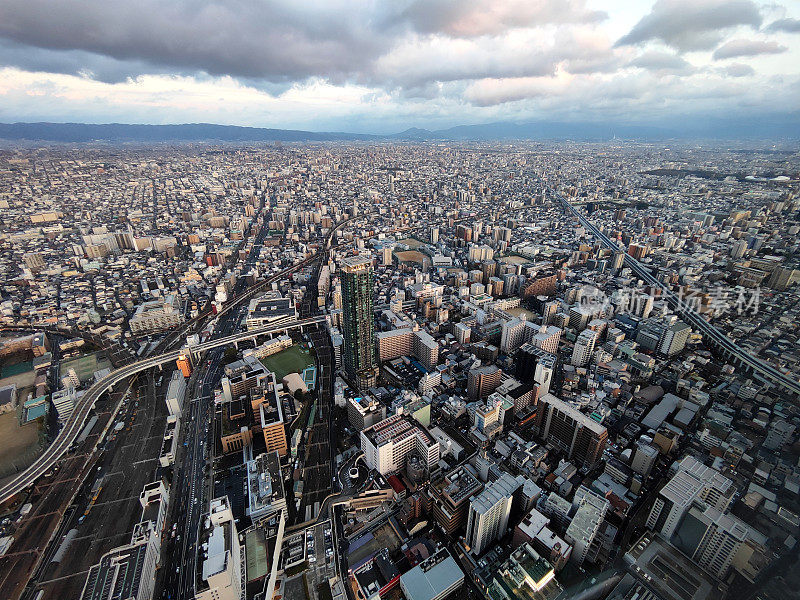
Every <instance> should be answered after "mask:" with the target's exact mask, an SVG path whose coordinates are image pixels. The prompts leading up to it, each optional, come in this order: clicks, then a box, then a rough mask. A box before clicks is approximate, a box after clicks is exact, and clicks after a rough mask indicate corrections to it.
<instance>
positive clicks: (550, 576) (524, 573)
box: [484, 544, 564, 600]
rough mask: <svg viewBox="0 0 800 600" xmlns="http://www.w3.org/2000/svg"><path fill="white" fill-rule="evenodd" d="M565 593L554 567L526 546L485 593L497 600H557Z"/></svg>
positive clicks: (507, 564)
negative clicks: (556, 576)
mask: <svg viewBox="0 0 800 600" xmlns="http://www.w3.org/2000/svg"><path fill="white" fill-rule="evenodd" d="M563 591H564V590H563V589H562V588H561V586H560V585H559V583H558V581H557V580H556V578H555V569H554V567H553V565H552V564H550V562H549V561H547V560H546V559H544V558H542V557H541V556H540V555H539V553H538V552H537V551H536V550H535V549H534V548H533V546H532V545H531V544H523V545H522V546H520V547H519V548H517V549H515V550H514V551H513V552H512V553H511V556H509V557H508V559H507V560H506V561H504V562H503V563H502V564H501V565H500V566H499V568H498V569H497V571H496V574H494V576H493V577H492V578H491V582H490V583H489V585H488V587H487V589H486V590H485V592H484V593H485V595H486V597H488V598H492V599H493V600H555V599H556V598H558V597H559V596H560V595H561V594H562V592H563Z"/></svg>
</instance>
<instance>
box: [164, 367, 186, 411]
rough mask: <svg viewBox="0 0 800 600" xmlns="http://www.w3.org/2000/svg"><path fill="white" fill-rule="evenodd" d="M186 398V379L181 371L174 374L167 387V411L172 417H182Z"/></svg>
mask: <svg viewBox="0 0 800 600" xmlns="http://www.w3.org/2000/svg"><path fill="white" fill-rule="evenodd" d="M185 396H186V378H185V377H184V376H183V373H182V372H181V371H180V370H175V371H173V372H172V377H171V378H170V380H169V385H168V386H167V395H166V396H165V400H166V402H167V411H168V412H169V414H170V415H175V416H177V417H180V415H181V409H182V408H183V399H184V397H185Z"/></svg>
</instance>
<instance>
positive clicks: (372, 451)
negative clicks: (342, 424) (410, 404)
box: [361, 415, 439, 475]
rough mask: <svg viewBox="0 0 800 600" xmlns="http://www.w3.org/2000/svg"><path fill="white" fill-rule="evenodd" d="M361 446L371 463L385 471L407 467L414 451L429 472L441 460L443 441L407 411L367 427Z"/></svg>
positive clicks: (369, 464)
mask: <svg viewBox="0 0 800 600" xmlns="http://www.w3.org/2000/svg"><path fill="white" fill-rule="evenodd" d="M361 450H362V451H363V452H364V459H365V460H366V462H367V466H368V467H369V468H370V469H375V470H376V471H378V472H380V473H381V475H388V474H393V473H397V472H399V471H401V470H403V469H405V467H406V461H407V459H408V457H409V455H411V454H417V455H418V456H419V457H420V458H421V459H422V464H424V465H425V466H426V467H427V469H428V470H429V472H430V471H431V470H433V469H434V468H435V467H436V464H437V463H438V462H439V442H437V441H436V440H435V439H434V438H433V437H432V436H431V435H430V434H429V433H428V431H427V430H426V429H425V428H424V427H423V426H422V425H420V424H418V423H417V422H416V421H415V420H414V419H412V418H411V417H409V416H407V415H394V416H392V417H389V418H387V419H384V420H383V421H380V422H379V423H376V424H375V425H373V426H371V427H367V428H366V429H364V430H363V431H362V432H361Z"/></svg>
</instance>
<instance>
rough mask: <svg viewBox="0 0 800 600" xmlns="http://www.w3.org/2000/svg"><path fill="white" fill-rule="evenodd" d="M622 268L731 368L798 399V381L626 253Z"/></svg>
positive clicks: (554, 194)
mask: <svg viewBox="0 0 800 600" xmlns="http://www.w3.org/2000/svg"><path fill="white" fill-rule="evenodd" d="M545 191H546V193H547V194H548V195H550V196H551V197H552V198H554V199H555V200H556V201H558V202H560V203H561V205H562V206H563V207H564V208H565V209H566V210H567V211H568V212H569V213H570V214H572V215H573V216H575V217H577V218H578V219H579V220H580V222H581V224H582V225H583V226H584V227H585V228H586V229H587V230H588V231H589V232H590V233H591V234H592V235H593V236H595V237H596V238H597V239H598V240H600V242H601V243H603V244H604V245H605V246H606V247H607V248H610V249H611V250H614V251H620V252H625V249H624V248H622V247H620V246H619V245H618V244H617V242H615V241H614V240H612V239H611V238H609V237H608V236H607V235H606V234H605V233H603V232H602V231H600V229H599V228H598V227H597V226H595V225H594V223H592V222H591V221H590V220H589V219H588V218H587V217H586V216H585V215H584V214H582V213H581V212H579V211H578V210H577V209H576V208H575V207H574V206H573V205H572V204H571V203H570V202H569V200H567V199H566V198H565V197H564V196H563V195H562V194H559V193H557V192H555V191H554V190H553V189H552V188H549V187H545ZM624 256H625V265H626V266H628V267H630V269H631V270H632V271H633V272H634V273H636V275H638V276H639V277H640V278H641V279H642V281H644V282H645V283H647V284H648V285H651V286H653V287H655V288H658V289H659V290H660V291H661V295H662V297H663V298H664V299H665V300H666V301H667V302H668V303H669V305H670V307H672V309H673V310H674V311H675V313H676V314H677V315H678V316H679V317H680V318H681V319H683V320H685V321H686V322H687V323H688V324H690V325H691V326H692V327H694V328H695V329H697V330H698V331H700V333H702V334H703V337H704V339H705V340H706V343H708V344H709V345H711V346H713V347H714V348H716V349H717V350H718V351H719V352H720V353H721V354H722V355H723V356H724V357H725V358H727V359H729V360H730V361H731V362H732V363H733V364H734V365H736V366H737V367H740V368H742V369H745V370H746V371H747V372H748V373H750V374H752V375H753V376H754V377H756V378H757V379H759V380H760V381H762V382H764V383H766V384H768V385H772V386H774V387H776V388H779V389H781V390H783V391H784V392H786V393H788V394H790V395H791V396H792V397H793V398H794V400H795V402H797V401H798V399H800V381H798V380H797V379H794V378H792V377H791V376H789V375H787V374H786V373H784V372H783V371H781V370H779V369H777V368H776V367H774V366H773V365H771V364H769V363H768V362H766V361H764V360H762V359H760V358H758V357H756V356H753V355H752V354H750V353H749V352H747V351H746V350H744V349H742V348H741V347H740V346H738V345H737V344H736V343H735V342H734V341H733V340H731V339H730V338H729V337H728V336H726V335H725V334H724V333H722V332H721V331H720V330H719V329H717V328H716V327H714V326H713V325H712V324H711V323H709V322H708V321H706V320H705V318H703V316H702V315H700V314H699V313H697V311H695V310H694V309H693V308H692V307H691V306H690V305H689V304H687V303H686V302H684V301H683V299H682V298H680V297H679V296H678V295H677V294H676V293H675V292H673V291H672V290H671V289H670V288H669V287H668V286H667V285H665V284H664V283H663V282H662V281H660V280H658V279H656V277H655V276H654V275H653V274H652V273H651V272H650V271H649V270H648V269H647V268H646V267H645V266H644V265H642V263H640V262H639V261H638V260H636V259H635V258H633V257H632V256H630V255H629V254H627V253H625V255H624Z"/></svg>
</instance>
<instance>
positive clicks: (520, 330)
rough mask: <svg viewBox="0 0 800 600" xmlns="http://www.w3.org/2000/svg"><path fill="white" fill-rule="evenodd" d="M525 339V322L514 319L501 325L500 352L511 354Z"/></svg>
mask: <svg viewBox="0 0 800 600" xmlns="http://www.w3.org/2000/svg"><path fill="white" fill-rule="evenodd" d="M524 339H525V321H522V320H521V319H518V318H516V317H514V318H513V319H510V320H508V321H505V322H504V323H503V329H502V333H501V335H500V351H501V352H504V353H505V354H512V353H513V352H514V351H515V350H516V349H517V348H519V347H520V346H521V345H522V343H523V341H524Z"/></svg>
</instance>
